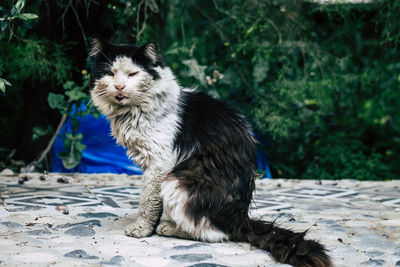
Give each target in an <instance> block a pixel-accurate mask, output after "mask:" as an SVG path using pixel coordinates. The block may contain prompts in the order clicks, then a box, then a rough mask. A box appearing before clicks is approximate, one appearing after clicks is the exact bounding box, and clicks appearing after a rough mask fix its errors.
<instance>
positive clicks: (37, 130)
mask: <svg viewBox="0 0 400 267" xmlns="http://www.w3.org/2000/svg"><path fill="white" fill-rule="evenodd" d="M32 131H33V134H32V140H33V141H36V140H39V139H40V138H41V137H42V136H45V135H48V134H51V133H53V127H51V125H49V126H48V127H47V128H46V129H44V128H43V127H39V126H37V127H33V129H32Z"/></svg>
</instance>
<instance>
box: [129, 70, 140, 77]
mask: <svg viewBox="0 0 400 267" xmlns="http://www.w3.org/2000/svg"><path fill="white" fill-rule="evenodd" d="M138 73H139V72H138V71H134V72H130V73H129V74H128V75H129V77H133V76H135V75H136V74H138Z"/></svg>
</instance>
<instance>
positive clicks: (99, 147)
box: [51, 107, 271, 178]
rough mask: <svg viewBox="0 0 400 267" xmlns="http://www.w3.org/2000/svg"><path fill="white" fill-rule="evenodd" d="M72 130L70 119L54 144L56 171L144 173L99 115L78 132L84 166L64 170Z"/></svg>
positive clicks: (264, 163) (260, 159) (263, 161)
mask: <svg viewBox="0 0 400 267" xmlns="http://www.w3.org/2000/svg"><path fill="white" fill-rule="evenodd" d="M81 108H86V107H81ZM71 131H72V123H71V121H70V120H67V122H66V123H65V124H64V126H63V127H62V128H61V131H60V133H59V135H58V137H57V138H56V140H55V142H54V145H53V149H52V154H53V161H52V164H51V169H52V171H53V172H82V173H126V174H130V175H133V174H142V171H141V169H140V168H139V167H138V166H136V165H134V164H133V163H132V161H131V160H130V159H129V158H128V156H127V155H126V150H125V149H124V148H123V147H122V146H120V145H118V144H117V143H116V141H115V139H114V138H113V137H112V136H111V129H110V124H109V122H108V120H107V119H106V117H105V116H100V117H99V118H98V119H96V118H95V117H93V116H92V115H87V116H83V117H82V118H81V123H80V126H79V129H78V132H79V133H82V135H83V140H82V143H83V144H85V145H86V149H85V150H84V151H83V155H82V159H81V163H80V164H79V165H78V167H77V168H76V169H65V168H64V166H63V164H62V161H61V159H60V158H59V157H58V153H59V152H61V151H63V150H64V142H63V140H62V139H61V138H60V136H63V135H64V134H65V133H71ZM256 138H257V136H256ZM257 139H259V138H257ZM256 157H257V168H258V169H261V170H264V171H265V174H264V178H271V172H270V170H269V166H268V160H267V157H266V156H265V154H263V152H262V151H261V150H260V149H258V150H257V154H256Z"/></svg>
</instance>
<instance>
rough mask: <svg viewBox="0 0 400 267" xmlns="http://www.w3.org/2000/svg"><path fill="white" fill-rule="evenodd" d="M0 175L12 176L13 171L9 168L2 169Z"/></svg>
mask: <svg viewBox="0 0 400 267" xmlns="http://www.w3.org/2000/svg"><path fill="white" fill-rule="evenodd" d="M0 175H4V176H13V175H14V172H13V171H12V170H10V169H4V170H2V171H1V172H0Z"/></svg>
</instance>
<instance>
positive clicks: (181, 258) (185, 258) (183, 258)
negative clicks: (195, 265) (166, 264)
mask: <svg viewBox="0 0 400 267" xmlns="http://www.w3.org/2000/svg"><path fill="white" fill-rule="evenodd" d="M212 257H213V256H212V255H211V254H182V255H172V256H170V258H171V259H174V260H176V261H178V262H196V261H204V260H208V259H212Z"/></svg>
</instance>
